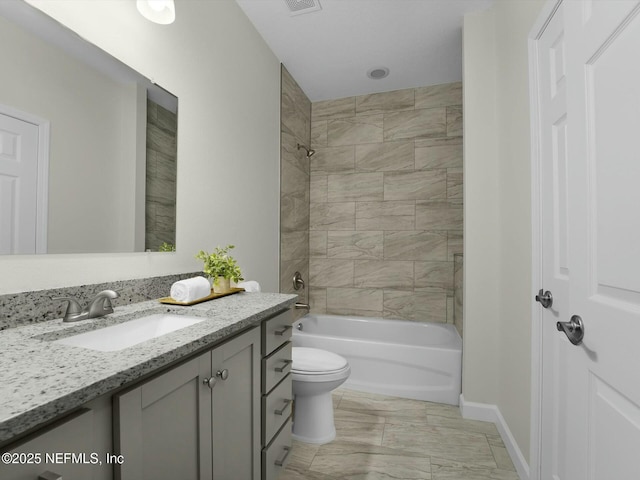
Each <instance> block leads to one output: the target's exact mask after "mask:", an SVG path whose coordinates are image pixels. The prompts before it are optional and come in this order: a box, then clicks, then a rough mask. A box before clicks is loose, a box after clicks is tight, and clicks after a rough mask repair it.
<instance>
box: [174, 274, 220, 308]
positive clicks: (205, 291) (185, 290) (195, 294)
mask: <svg viewBox="0 0 640 480" xmlns="http://www.w3.org/2000/svg"><path fill="white" fill-rule="evenodd" d="M209 295H211V284H210V283H209V280H207V279H206V278H204V277H193V278H187V279H185V280H180V281H179V282H175V283H174V284H173V285H171V298H173V299H174V300H175V301H177V302H185V303H189V302H193V301H194V300H199V299H201V298H203V297H206V296H209Z"/></svg>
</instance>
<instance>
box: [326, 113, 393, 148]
mask: <svg viewBox="0 0 640 480" xmlns="http://www.w3.org/2000/svg"><path fill="white" fill-rule="evenodd" d="M382 141H383V122H382V114H378V115H362V116H359V117H349V118H342V119H339V120H330V121H329V122H328V123H327V143H328V144H329V145H330V146H340V145H358V144H361V143H377V142H382Z"/></svg>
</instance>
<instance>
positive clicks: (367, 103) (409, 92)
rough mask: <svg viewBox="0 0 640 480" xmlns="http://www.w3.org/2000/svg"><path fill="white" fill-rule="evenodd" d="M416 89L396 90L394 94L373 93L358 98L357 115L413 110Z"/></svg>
mask: <svg viewBox="0 0 640 480" xmlns="http://www.w3.org/2000/svg"><path fill="white" fill-rule="evenodd" d="M413 105H414V89H413V88H408V89H405V90H394V91H392V92H383V93H372V94H369V95H359V96H357V97H356V114H357V115H362V114H368V115H370V114H372V113H384V112H394V111H401V110H413Z"/></svg>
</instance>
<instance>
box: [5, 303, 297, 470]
mask: <svg viewBox="0 0 640 480" xmlns="http://www.w3.org/2000/svg"><path fill="white" fill-rule="evenodd" d="M295 299H296V296H295V295H281V294H263V293H259V294H253V293H252V294H247V293H241V294H237V295H233V296H230V297H225V298H223V299H219V300H216V301H213V302H206V303H203V304H199V305H196V306H193V307H189V308H188V309H187V308H185V307H167V306H166V305H160V304H159V303H157V301H151V302H142V303H139V304H134V305H129V306H126V307H119V308H117V309H116V312H115V313H114V314H112V315H109V316H108V317H104V318H101V319H94V320H87V321H82V322H78V323H76V324H69V323H67V324H63V323H62V322H61V321H59V320H55V321H50V322H43V323H40V324H34V325H29V326H24V327H17V328H13V329H8V330H5V331H2V332H0V346H2V348H3V349H4V351H6V353H7V354H6V357H7V360H8V363H6V364H5V365H9V369H8V370H9V371H4V372H0V445H2V447H1V448H0V449H1V450H2V453H3V455H4V456H3V457H2V459H3V462H2V463H0V478H2V479H3V480H17V479H34V480H35V479H39V478H45V479H49V478H51V479H55V478H63V479H65V480H67V479H76V478H77V479H83V480H84V479H94V480H98V479H100V480H103V479H104V480H106V479H123V480H124V479H135V480H140V479H146V478H149V479H163V478H167V479H169V478H180V479H185V480H186V479H221V480H223V479H229V480H235V479H251V480H261V479H262V480H274V479H276V478H277V475H278V473H279V471H280V470H281V469H282V468H284V465H286V461H287V457H288V454H289V451H290V447H291V411H292V394H291V380H290V374H289V370H290V368H291V343H290V342H289V339H290V337H291V331H292V328H291V323H292V317H291V312H290V309H289V308H290V307H291V305H292V304H293V303H294V302H295ZM160 312H169V313H172V314H176V315H190V316H194V315H195V316H199V317H204V318H205V320H204V321H202V322H200V323H197V324H195V325H192V326H189V327H186V328H183V329H180V330H177V331H175V332H172V333H169V334H166V335H163V336H160V337H157V338H154V339H152V340H149V341H146V342H143V343H140V344H138V345H135V346H132V347H129V348H125V349H122V350H119V351H113V352H101V351H95V350H90V349H86V348H80V347H74V346H69V345H64V344H60V343H59V342H56V340H59V339H60V338H64V337H68V336H71V335H76V334H78V333H81V332H82V331H86V330H90V329H93V328H101V327H106V326H108V325H113V324H118V323H122V322H126V321H128V320H133V319H137V318H140V317H143V316H146V315H149V314H153V313H160ZM3 356H4V355H3ZM3 364H4V361H3ZM7 454H8V456H7ZM45 472H48V473H45ZM41 475H44V476H43V477H40V476H41ZM47 475H49V476H47Z"/></svg>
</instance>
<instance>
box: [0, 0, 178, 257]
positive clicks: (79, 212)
mask: <svg viewBox="0 0 640 480" xmlns="http://www.w3.org/2000/svg"><path fill="white" fill-rule="evenodd" d="M0 58H1V59H2V74H0V254H2V255H7V254H33V253H49V254H54V253H115V252H142V251H145V250H146V251H167V250H168V251H170V250H172V249H174V248H175V235H176V163H177V155H176V148H177V110H178V99H177V98H176V97H175V96H174V95H172V94H170V93H169V92H167V91H165V90H163V89H162V88H160V87H158V86H157V85H155V84H153V83H151V82H150V81H149V80H148V79H146V78H145V77H143V76H142V75H140V74H139V73H137V72H135V71H134V70H132V69H131V68H129V67H128V66H126V65H124V64H123V63H121V62H120V61H118V60H117V59H115V58H113V57H111V56H110V55H108V54H107V53H105V52H104V51H102V50H100V49H99V48H97V47H96V46H94V45H92V44H90V43H88V42H86V41H85V40H83V39H81V38H80V37H79V36H77V35H76V34H75V33H73V32H71V31H70V30H68V29H67V28H65V27H64V26H62V25H60V24H59V23H58V22H56V21H55V20H53V19H51V18H50V17H48V16H46V15H45V14H43V13H42V12H40V11H39V10H37V9H35V8H33V7H31V6H29V5H27V4H26V3H25V2H23V1H21V0H3V1H0Z"/></svg>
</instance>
